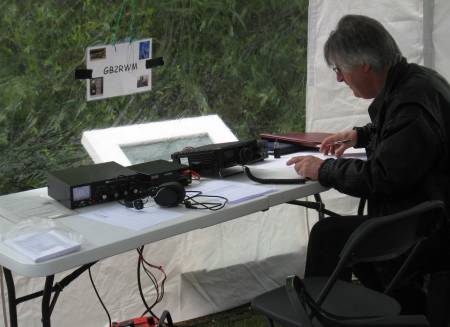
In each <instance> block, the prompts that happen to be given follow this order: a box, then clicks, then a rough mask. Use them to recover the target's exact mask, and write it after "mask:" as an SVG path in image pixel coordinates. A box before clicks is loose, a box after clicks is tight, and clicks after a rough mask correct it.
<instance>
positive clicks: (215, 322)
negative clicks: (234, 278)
mask: <svg viewBox="0 0 450 327" xmlns="http://www.w3.org/2000/svg"><path fill="white" fill-rule="evenodd" d="M176 326H177V327H194V326H195V327H207V326H208V327H209V326H213V327H265V326H267V320H266V319H265V318H264V316H262V315H260V314H258V313H256V312H254V311H253V310H252V309H251V308H250V305H249V304H247V305H243V306H240V307H237V308H234V309H231V310H227V311H223V312H220V313H216V314H213V315H209V316H206V317H201V318H197V319H193V320H189V321H184V322H180V323H177V324H176ZM276 326H277V325H276Z"/></svg>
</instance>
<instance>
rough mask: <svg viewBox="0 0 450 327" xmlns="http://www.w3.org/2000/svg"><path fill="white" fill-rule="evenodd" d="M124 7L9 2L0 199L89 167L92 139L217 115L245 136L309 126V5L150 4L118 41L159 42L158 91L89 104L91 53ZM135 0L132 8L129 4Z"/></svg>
mask: <svg viewBox="0 0 450 327" xmlns="http://www.w3.org/2000/svg"><path fill="white" fill-rule="evenodd" d="M121 3H122V1H114V2H111V1H106V0H97V1H92V0H73V1H69V0H66V1H54V0H41V1H33V0H21V1H13V0H3V1H2V3H1V4H0V40H1V42H0V90H1V91H0V154H1V155H0V194H4V193H9V192H14V191H20V190H25V189H29V188H35V187H42V186H44V185H45V183H46V177H45V172H46V171H49V170H53V169H61V168H65V167H69V166H78V165H81V164H84V163H89V162H90V160H89V158H88V156H87V154H86V152H85V151H84V149H83V147H82V146H81V144H80V138H81V133H82V131H84V130H89V129H95V128H105V127H111V126H120V125H128V124H133V123H139V122H149V121H157V120H166V119H174V118H180V117H191V116H198V115H206V114H213V113H217V114H219V115H220V116H221V117H222V119H223V120H224V121H225V122H226V124H227V125H228V126H230V128H231V129H232V130H233V131H234V132H235V134H236V135H237V136H238V137H239V138H241V139H246V138H252V137H256V136H257V135H258V134H259V133H260V132H263V131H266V132H267V131H270V132H283V131H290V130H303V129H304V106H305V82H306V36H307V0H249V1H238V0H162V1H161V0H159V1H156V0H141V1H136V13H135V16H134V19H132V16H131V7H130V6H129V5H128V6H127V7H126V8H125V13H124V15H123V17H122V20H121V23H120V25H119V27H120V29H119V33H118V34H117V39H119V40H120V39H126V37H127V36H128V31H129V25H130V23H131V22H133V28H134V33H133V34H134V35H133V36H134V37H135V38H136V39H138V38H145V37H152V38H153V42H154V43H153V46H154V53H153V55H154V56H163V57H164V61H165V65H164V66H162V67H158V68H157V69H154V70H153V90H152V91H151V92H147V93H141V94H137V95H132V96H126V97H117V98H112V99H107V100H103V101H93V102H89V103H87V102H86V101H85V93H86V85H85V82H82V81H77V80H75V79H74V77H73V76H74V70H75V69H76V68H77V67H79V66H82V65H83V64H84V51H85V48H86V47H88V46H92V45H95V44H105V43H110V42H111V37H112V35H113V30H114V26H115V24H116V21H115V17H116V15H117V13H118V12H119V9H120V5H121ZM128 3H130V1H128Z"/></svg>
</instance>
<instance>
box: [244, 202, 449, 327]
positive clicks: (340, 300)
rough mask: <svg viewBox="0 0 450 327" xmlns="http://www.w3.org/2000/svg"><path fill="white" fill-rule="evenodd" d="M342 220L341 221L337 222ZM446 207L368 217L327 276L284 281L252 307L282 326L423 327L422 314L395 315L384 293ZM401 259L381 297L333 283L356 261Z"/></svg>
mask: <svg viewBox="0 0 450 327" xmlns="http://www.w3.org/2000/svg"><path fill="white" fill-rule="evenodd" d="M342 219H345V218H342ZM445 219H446V212H445V205H444V203H443V202H441V201H427V202H424V203H422V204H420V205H417V206H415V207H413V208H411V209H408V210H405V211H402V212H399V213H396V214H392V215H388V216H384V217H378V218H373V219H369V220H367V221H365V222H364V223H362V224H361V225H360V226H359V227H358V228H357V229H356V230H355V231H354V232H353V233H352V235H351V236H350V237H349V239H348V240H347V242H346V244H345V245H344V248H343V249H342V251H341V253H340V260H339V262H338V264H337V266H336V268H335V270H334V271H333V273H332V274H331V276H329V277H328V278H327V277H311V278H306V279H304V280H303V281H302V280H301V279H300V278H299V277H297V276H290V277H288V278H287V281H286V286H285V287H280V288H277V289H274V290H272V291H269V292H267V293H264V294H262V295H260V296H258V297H256V298H255V299H254V300H253V301H252V308H253V309H254V310H256V311H259V312H261V313H263V314H264V315H265V316H266V317H267V318H268V320H269V325H270V326H273V321H276V322H278V323H280V324H281V325H283V326H288V327H291V326H292V327H297V326H417V327H418V326H428V322H427V320H426V318H425V317H424V316H420V315H410V316H406V315H400V311H401V307H400V304H399V303H398V302H397V301H396V300H395V299H394V298H392V297H391V296H389V295H387V294H386V293H389V292H390V291H391V290H393V289H395V287H396V286H397V285H398V283H399V282H400V281H401V280H402V278H403V277H404V276H405V273H406V272H407V270H408V268H409V267H410V263H411V262H412V260H413V258H414V257H415V255H416V254H417V252H418V250H419V248H420V246H421V244H422V243H423V241H424V240H426V239H427V238H428V237H430V236H431V235H433V234H435V233H436V232H437V231H439V230H440V229H441V227H442V225H443V224H444V223H445ZM402 257H404V258H405V259H404V260H403V261H402V264H401V265H400V267H399V268H398V270H397V271H396V272H395V274H394V276H393V278H392V279H391V281H390V283H388V285H387V287H386V289H385V290H384V293H382V292H378V291H374V290H371V289H369V288H366V287H364V286H362V285H360V284H357V283H351V282H345V281H342V280H339V279H338V276H340V274H341V272H342V270H343V269H346V268H348V267H349V266H350V267H352V266H354V265H355V264H358V263H367V262H381V261H386V260H390V259H395V258H402Z"/></svg>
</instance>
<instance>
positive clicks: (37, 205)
mask: <svg viewBox="0 0 450 327" xmlns="http://www.w3.org/2000/svg"><path fill="white" fill-rule="evenodd" d="M17 203H20V205H17ZM73 214H75V212H74V211H72V210H70V209H68V208H66V207H64V206H63V205H62V204H61V203H59V202H58V201H56V200H53V199H50V198H48V197H46V196H42V195H37V194H36V195H28V196H22V197H20V198H18V199H17V201H15V200H14V199H11V198H8V201H2V202H1V203H0V215H1V216H2V217H4V218H6V219H7V220H9V221H11V222H14V223H19V222H21V221H23V220H26V219H29V218H31V217H35V218H43V219H55V218H61V217H66V216H70V215H73Z"/></svg>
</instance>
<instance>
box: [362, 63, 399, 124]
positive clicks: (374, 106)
mask: <svg viewBox="0 0 450 327" xmlns="http://www.w3.org/2000/svg"><path fill="white" fill-rule="evenodd" d="M407 71H408V62H407V61H406V58H404V57H402V59H401V60H400V61H399V62H398V63H397V64H395V65H394V66H392V67H391V68H390V69H389V71H388V74H387V77H386V82H385V83H384V86H383V88H382V89H381V91H380V93H379V94H378V95H377V96H376V98H375V99H374V100H373V101H372V103H371V105H370V107H369V115H370V118H371V120H372V121H374V120H375V118H376V116H377V115H378V114H379V111H380V110H381V108H382V107H383V104H384V102H386V101H390V100H391V99H392V98H393V97H394V96H395V92H394V90H395V89H396V87H397V85H398V84H399V83H400V82H401V80H402V79H403V78H405V77H406V76H407Z"/></svg>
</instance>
